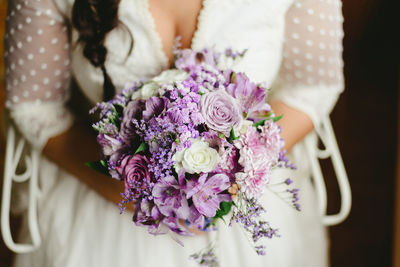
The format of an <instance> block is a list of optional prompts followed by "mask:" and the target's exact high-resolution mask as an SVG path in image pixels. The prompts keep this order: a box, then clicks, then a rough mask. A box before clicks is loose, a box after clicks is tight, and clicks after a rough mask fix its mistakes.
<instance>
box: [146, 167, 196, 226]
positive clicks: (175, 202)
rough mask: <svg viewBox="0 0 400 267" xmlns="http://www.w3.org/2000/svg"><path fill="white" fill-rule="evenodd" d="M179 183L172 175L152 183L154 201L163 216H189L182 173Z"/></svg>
mask: <svg viewBox="0 0 400 267" xmlns="http://www.w3.org/2000/svg"><path fill="white" fill-rule="evenodd" d="M179 180H180V181H179V183H178V181H177V180H176V178H175V177H174V176H167V177H164V178H163V179H161V180H160V181H159V182H158V183H156V184H155V185H154V188H153V197H154V203H155V204H156V205H157V206H158V208H159V210H160V212H161V213H162V214H163V215H165V216H169V217H170V216H173V215H176V216H178V217H179V218H181V219H187V218H188V216H189V205H188V202H187V199H186V197H185V195H184V193H183V190H182V189H183V185H182V184H183V183H184V175H183V177H182V176H180V179H179Z"/></svg>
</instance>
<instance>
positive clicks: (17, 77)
mask: <svg viewBox="0 0 400 267" xmlns="http://www.w3.org/2000/svg"><path fill="white" fill-rule="evenodd" d="M6 25H7V26H6V34H5V52H4V57H5V63H6V96H7V102H6V107H7V108H8V110H9V111H10V116H11V117H12V119H13V120H14V122H15V124H16V125H17V127H18V128H19V130H20V132H21V133H22V134H23V135H24V136H25V138H26V139H27V140H28V141H30V143H32V144H33V145H35V146H43V145H44V144H45V143H46V142H47V140H48V139H49V138H50V137H52V136H55V135H57V134H59V133H61V132H62V131H64V130H66V129H67V128H68V127H69V126H70V125H71V121H72V116H71V114H70V113H69V111H68V110H67V109H66V108H65V106H64V103H65V101H66V100H67V98H68V88H69V80H70V70H69V65H70V62H69V42H68V31H67V27H66V26H65V24H64V18H63V17H62V16H61V15H60V13H59V12H58V10H57V8H56V6H55V5H54V3H53V2H52V1H51V0H14V1H9V7H8V13H7V18H6Z"/></svg>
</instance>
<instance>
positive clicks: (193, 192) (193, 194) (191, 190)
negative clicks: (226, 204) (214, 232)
mask: <svg viewBox="0 0 400 267" xmlns="http://www.w3.org/2000/svg"><path fill="white" fill-rule="evenodd" d="M207 177H208V173H205V174H203V175H201V176H200V177H199V179H198V180H197V181H193V180H192V181H191V182H189V183H188V189H187V191H186V197H187V198H188V199H189V198H192V200H193V204H194V206H195V207H196V209H197V210H198V211H199V212H200V213H201V214H203V215H205V216H206V217H210V218H211V217H214V216H215V214H216V212H217V210H218V209H219V204H220V203H221V202H222V201H232V198H231V196H230V195H229V194H220V193H221V192H222V191H224V190H226V189H228V188H229V187H230V186H231V183H230V181H229V177H228V175H226V174H224V173H218V174H214V175H212V176H211V177H209V178H208V179H207Z"/></svg>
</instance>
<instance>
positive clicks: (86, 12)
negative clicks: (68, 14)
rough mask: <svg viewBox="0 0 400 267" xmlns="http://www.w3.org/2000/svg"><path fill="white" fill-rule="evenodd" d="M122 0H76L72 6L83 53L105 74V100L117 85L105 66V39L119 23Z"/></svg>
mask: <svg viewBox="0 0 400 267" xmlns="http://www.w3.org/2000/svg"><path fill="white" fill-rule="evenodd" d="M119 2H120V0H75V3H74V6H73V8H72V24H73V26H74V27H75V28H76V29H77V31H78V32H79V40H78V41H79V42H82V43H83V44H84V48H83V55H84V56H85V57H86V58H87V59H88V60H89V61H90V63H91V64H92V65H93V66H95V67H97V68H100V69H101V70H102V72H103V76H104V85H103V88H104V93H103V100H105V101H107V100H110V99H111V98H112V97H113V96H114V94H115V86H114V84H113V82H112V80H111V78H110V76H109V75H108V73H107V70H106V68H105V65H104V63H105V60H106V56H107V48H106V47H105V46H104V39H105V37H106V35H107V33H109V32H110V31H111V30H112V29H114V28H115V27H116V26H117V25H118V24H119V20H118V6H119Z"/></svg>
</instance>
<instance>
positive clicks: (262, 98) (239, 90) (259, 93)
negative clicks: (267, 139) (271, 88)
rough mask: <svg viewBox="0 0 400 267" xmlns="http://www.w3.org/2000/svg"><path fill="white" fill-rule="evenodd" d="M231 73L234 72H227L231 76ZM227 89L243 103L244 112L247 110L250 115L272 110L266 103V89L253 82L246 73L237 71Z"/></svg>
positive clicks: (255, 115)
mask: <svg viewBox="0 0 400 267" xmlns="http://www.w3.org/2000/svg"><path fill="white" fill-rule="evenodd" d="M231 75H232V72H227V74H225V76H229V77H231ZM229 79H230V78H228V80H229ZM226 90H227V92H228V93H229V94H230V95H231V96H233V97H234V98H236V99H238V100H239V101H240V103H242V109H243V112H246V113H247V116H248V117H257V116H262V115H265V114H266V113H268V112H270V111H271V107H270V106H269V105H268V104H267V103H266V92H265V89H263V88H260V87H259V86H257V85H256V84H255V83H253V82H251V81H250V79H249V78H248V77H247V76H246V74H244V73H241V72H239V73H236V74H235V76H234V78H233V79H231V83H230V84H229V85H228V86H227V88H226Z"/></svg>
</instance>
